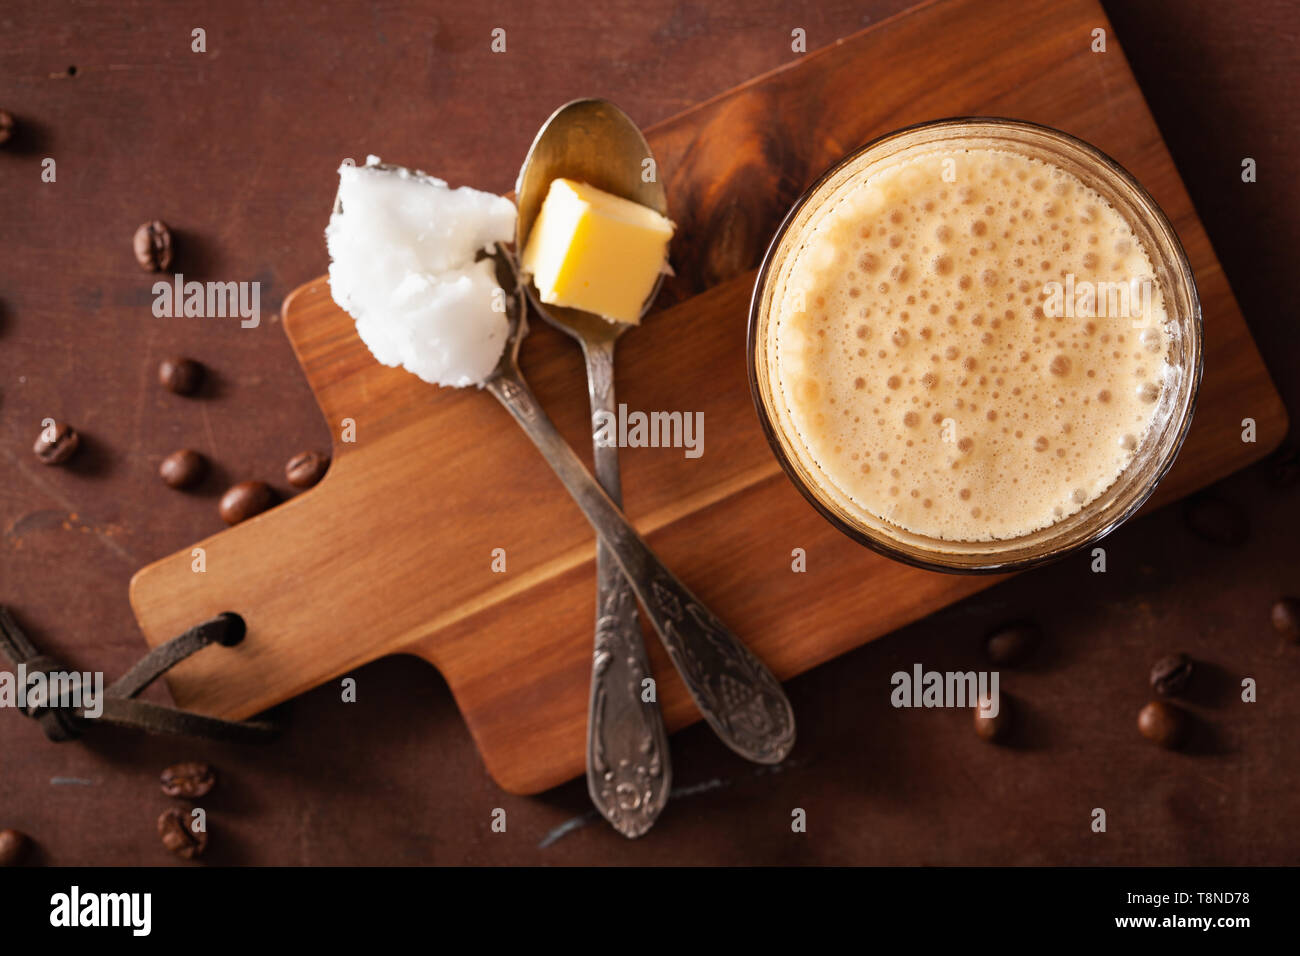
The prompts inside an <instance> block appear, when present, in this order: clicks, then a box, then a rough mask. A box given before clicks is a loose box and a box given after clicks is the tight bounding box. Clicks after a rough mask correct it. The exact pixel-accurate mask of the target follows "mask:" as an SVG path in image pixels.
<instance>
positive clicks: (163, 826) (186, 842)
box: [158, 807, 208, 860]
mask: <svg viewBox="0 0 1300 956" xmlns="http://www.w3.org/2000/svg"><path fill="white" fill-rule="evenodd" d="M193 820H194V818H193V817H192V816H190V811H189V809H188V808H187V809H184V810H181V809H177V808H176V807H173V808H172V809H170V810H164V811H163V814H162V816H160V817H159V818H158V836H160V837H162V843H163V846H165V847H166V848H167V849H168V850H170V851H171V852H173V853H175V854H176V855H177V856H179V857H180V858H181V859H183V860H192V859H194V858H195V857H196V856H200V855H201V854H202V853H203V851H204V850H205V849H207V846H208V832H207V830H200V831H198V832H197V833H196V832H194V825H193Z"/></svg>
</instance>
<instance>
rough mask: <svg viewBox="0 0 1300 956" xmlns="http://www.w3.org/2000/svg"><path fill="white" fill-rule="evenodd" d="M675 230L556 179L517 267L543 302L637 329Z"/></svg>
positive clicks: (618, 201) (653, 216)
mask: <svg viewBox="0 0 1300 956" xmlns="http://www.w3.org/2000/svg"><path fill="white" fill-rule="evenodd" d="M672 236H673V224H672V223H671V222H670V221H669V220H668V219H665V218H664V217H663V216H661V215H659V213H657V212H655V211H654V210H653V209H649V208H647V207H646V206H642V205H641V204H639V203H635V202H632V201H631V200H630V199H624V198H622V197H621V196H615V195H612V194H611V193H607V192H604V191H603V190H600V189H596V188H595V187H594V186H588V185H587V184H586V183H578V182H574V181H573V180H571V179H556V180H553V181H552V182H551V186H550V189H549V190H547V193H546V199H545V200H544V201H543V203H542V208H541V211H540V212H539V213H538V214H537V221H536V222H534V223H533V229H532V232H530V233H529V234H528V241H527V242H526V243H525V245H524V254H523V259H522V261H521V265H522V266H523V270H524V272H527V273H531V274H532V277H533V284H534V285H536V286H537V292H538V294H539V295H540V296H541V299H542V301H543V302H545V303H547V304H548V305H561V306H567V307H569V308H573V309H583V310H584V311H587V312H594V313H596V314H597V315H602V316H604V317H605V318H607V319H610V320H612V321H615V322H633V323H635V322H638V321H640V319H641V307H642V306H643V305H644V304H645V300H646V297H647V296H648V295H649V294H650V290H651V289H652V288H654V284H655V281H656V280H657V279H658V277H659V273H660V272H662V271H663V268H664V264H665V263H666V262H667V260H668V240H670V239H671V238H672Z"/></svg>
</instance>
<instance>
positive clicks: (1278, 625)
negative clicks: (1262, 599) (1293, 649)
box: [1272, 597, 1300, 643]
mask: <svg viewBox="0 0 1300 956" xmlns="http://www.w3.org/2000/svg"><path fill="white" fill-rule="evenodd" d="M1272 616H1273V630H1275V631H1277V632H1278V633H1279V634H1281V635H1282V636H1283V637H1285V638H1286V639H1287V640H1288V641H1294V642H1296V643H1300V601H1297V600H1296V599H1295V598H1293V597H1284V598H1281V599H1279V600H1278V601H1277V602H1276V603H1275V604H1274V605H1273V615H1272Z"/></svg>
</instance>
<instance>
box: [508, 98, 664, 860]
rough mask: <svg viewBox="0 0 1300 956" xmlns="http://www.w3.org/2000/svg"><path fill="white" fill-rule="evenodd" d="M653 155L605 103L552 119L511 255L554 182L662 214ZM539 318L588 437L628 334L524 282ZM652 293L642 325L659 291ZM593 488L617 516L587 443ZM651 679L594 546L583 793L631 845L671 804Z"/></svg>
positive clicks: (525, 188)
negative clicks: (566, 364) (556, 341)
mask: <svg viewBox="0 0 1300 956" xmlns="http://www.w3.org/2000/svg"><path fill="white" fill-rule="evenodd" d="M648 158H650V147H649V145H647V143H646V141H645V138H644V137H643V136H642V135H641V131H640V130H639V129H638V128H637V126H636V124H635V123H633V122H632V121H631V120H630V119H629V118H628V117H627V115H626V114H625V113H624V112H623V111H622V110H620V109H619V108H618V107H617V106H615V105H614V104H612V103H607V102H605V101H604V100H594V99H587V100H574V101H573V102H571V103H568V104H566V105H564V106H561V107H560V108H559V109H558V110H556V111H555V112H554V113H552V114H551V116H550V118H549V119H548V120H547V121H546V122H545V123H544V124H543V125H542V128H541V130H540V131H539V132H538V134H537V138H536V139H534V140H533V145H532V147H531V148H530V149H529V150H528V156H527V158H525V159H524V164H523V166H522V167H520V170H519V180H518V182H517V183H516V185H515V202H516V204H517V205H518V207H519V217H518V219H517V220H516V225H515V250H516V252H517V253H519V254H522V252H523V248H524V242H525V240H526V239H527V238H528V234H529V233H530V232H531V231H532V228H533V223H534V222H536V220H537V214H538V212H539V211H540V209H541V207H542V202H543V200H544V199H545V198H546V191H547V190H548V189H549V188H550V185H551V181H552V180H554V179H557V178H560V177H565V178H568V179H572V180H576V181H578V182H583V183H587V184H588V185H590V186H595V187H596V188H597V189H603V190H605V191H606V192H609V193H613V194H614V195H617V196H623V197H624V198H626V199H631V200H633V201H635V202H639V203H641V204H642V205H643V206H648V207H650V208H651V209H653V210H655V211H656V212H658V213H660V214H662V215H665V216H666V215H667V214H668V196H667V194H666V193H665V191H664V188H663V184H662V183H660V182H659V177H658V176H657V175H652V176H650V177H649V180H650V181H649V182H647V181H646V178H647V177H645V176H643V175H642V169H643V162H644V161H645V160H646V159H648ZM521 283H522V285H523V287H524V291H525V292H527V294H528V299H529V301H530V302H532V304H533V308H534V309H535V310H536V311H537V314H538V315H540V316H541V317H542V318H543V319H545V320H546V321H547V322H548V323H550V324H551V325H553V326H555V327H556V328H557V329H560V330H561V331H563V332H566V333H568V334H569V335H571V336H573V337H574V338H575V339H577V340H578V342H579V344H581V346H582V354H583V356H584V357H585V358H586V362H587V393H588V395H589V396H590V399H591V415H592V424H593V429H594V428H595V423H596V421H597V419H596V416H597V414H598V413H601V412H604V413H607V414H613V412H614V408H615V404H614V343H615V342H616V341H617V340H618V337H619V336H620V335H622V334H623V333H624V332H626V331H627V330H628V328H630V326H628V325H625V324H624V323H622V322H611V321H609V320H607V319H605V318H603V317H601V316H599V315H594V314H592V313H590V312H584V311H582V310H581V309H569V308H564V307H562V306H554V305H545V304H543V303H542V301H541V298H540V297H539V296H538V294H537V288H536V286H534V285H533V283H532V282H531V281H530V279H529V278H528V277H526V276H524V277H521ZM659 286H660V282H656V283H655V287H654V288H653V289H651V290H650V294H649V296H648V297H647V298H646V301H645V303H644V305H643V306H642V308H641V314H642V315H645V313H646V311H647V310H649V308H650V303H651V302H653V301H654V297H655V294H656V293H657V292H658V291H659ZM592 446H593V451H592V455H593V461H594V463H595V466H596V467H595V471H596V478H597V479H598V480H599V481H600V484H601V487H603V488H604V489H605V493H606V494H608V495H609V497H610V500H611V501H613V502H614V503H615V504H617V505H619V506H620V507H621V506H622V502H623V490H622V483H621V481H620V480H619V470H618V447H617V445H607V444H604V443H602V442H599V441H596V440H595V435H594V433H593V435H592ZM649 674H650V664H649V661H648V660H647V658H646V650H645V643H644V641H643V640H642V634H641V619H640V617H639V616H638V615H637V610H636V597H635V595H634V593H633V591H632V587H631V585H629V584H628V581H627V578H625V577H624V576H623V572H622V570H621V569H620V568H619V566H618V563H617V562H616V561H615V560H614V559H613V558H612V557H611V556H610V553H609V549H608V548H607V547H606V546H605V545H604V543H603V542H601V541H597V545H596V646H595V652H594V654H593V656H592V667H591V696H590V699H589V703H588V706H587V791H588V792H589V793H590V794H591V800H592V802H593V803H594V804H595V805H596V808H597V809H598V810H600V812H601V813H602V814H603V815H604V817H605V819H606V820H608V821H609V822H610V823H611V824H612V825H613V827H614V828H615V829H616V830H618V831H619V832H620V833H622V834H623V835H624V836H627V837H638V836H641V835H642V834H643V833H645V832H646V831H647V830H649V829H650V827H651V826H653V825H654V822H655V819H656V818H657V817H658V816H659V813H660V811H661V810H663V808H664V804H665V803H667V801H668V792H669V790H670V789H671V787H672V763H671V760H670V758H669V752H668V735H667V733H666V732H665V730H664V721H663V716H662V715H661V714H660V713H659V705H658V703H657V702H656V701H655V700H649V701H647V700H645V699H644V696H645V693H644V686H643V682H644V681H645V679H646V677H647V676H649Z"/></svg>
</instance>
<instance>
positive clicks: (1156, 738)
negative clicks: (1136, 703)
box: [1138, 700, 1186, 747]
mask: <svg viewBox="0 0 1300 956" xmlns="http://www.w3.org/2000/svg"><path fill="white" fill-rule="evenodd" d="M1185 722H1186V721H1185V718H1184V716H1183V712H1182V710H1180V709H1179V708H1177V707H1175V706H1173V705H1172V704H1167V703H1165V702H1164V701H1163V700H1153V701H1151V703H1149V704H1147V705H1146V706H1145V707H1143V708H1142V710H1141V711H1140V712H1139V713H1138V731H1139V732H1140V733H1141V734H1142V736H1143V737H1145V738H1146V739H1147V740H1150V741H1151V742H1152V743H1156V744H1159V745H1160V746H1161V747H1177V746H1178V744H1179V743H1180V742H1181V741H1182V739H1183V725H1184V723H1185Z"/></svg>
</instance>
